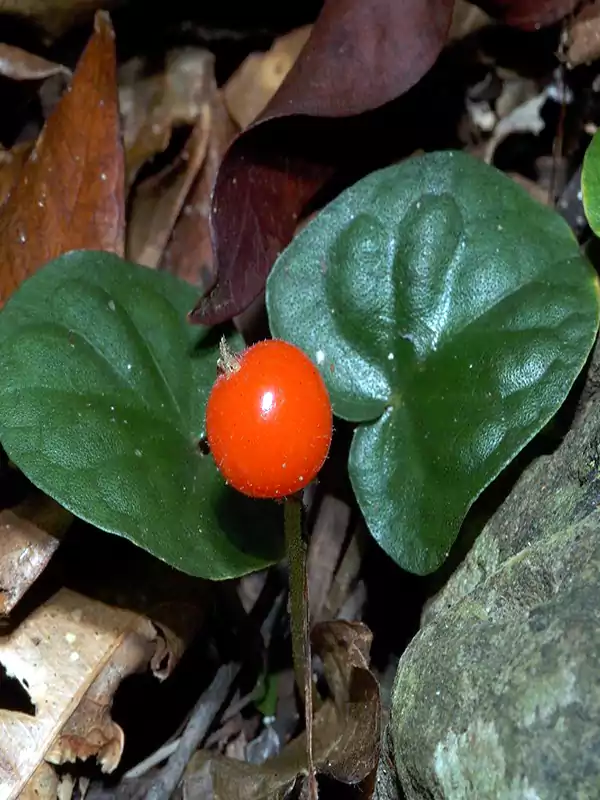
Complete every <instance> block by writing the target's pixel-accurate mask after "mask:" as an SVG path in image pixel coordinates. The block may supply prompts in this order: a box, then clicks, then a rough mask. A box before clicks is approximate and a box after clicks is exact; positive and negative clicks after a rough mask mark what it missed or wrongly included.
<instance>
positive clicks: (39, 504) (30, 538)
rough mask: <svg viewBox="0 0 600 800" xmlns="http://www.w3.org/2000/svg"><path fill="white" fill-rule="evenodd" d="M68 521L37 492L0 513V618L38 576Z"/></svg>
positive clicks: (62, 513)
mask: <svg viewBox="0 0 600 800" xmlns="http://www.w3.org/2000/svg"><path fill="white" fill-rule="evenodd" d="M72 520H73V517H72V515H71V514H70V513H69V512H68V511H66V510H65V509H64V508H62V506H59V505H58V503H55V502H54V500H52V499H51V498H50V497H47V496H46V495H44V494H42V493H41V492H35V493H34V494H32V495H31V496H30V497H28V498H27V500H25V501H24V502H23V503H21V504H20V505H18V506H15V507H14V508H7V509H4V510H3V511H0V615H2V616H6V615H7V614H9V613H10V612H11V611H12V609H13V608H14V607H15V606H16V604H17V603H18V602H19V600H20V599H21V598H22V597H23V595H24V594H25V592H26V591H27V590H28V589H29V587H30V586H31V585H32V584H33V583H34V582H35V581H36V580H37V578H38V577H39V576H40V575H41V573H42V572H43V571H44V569H45V568H46V566H47V565H48V562H49V561H50V559H51V558H52V556H53V555H54V553H55V552H56V549H57V547H58V545H59V544H60V540H61V538H62V535H63V533H65V531H66V530H67V528H68V527H69V525H70V524H71V521H72Z"/></svg>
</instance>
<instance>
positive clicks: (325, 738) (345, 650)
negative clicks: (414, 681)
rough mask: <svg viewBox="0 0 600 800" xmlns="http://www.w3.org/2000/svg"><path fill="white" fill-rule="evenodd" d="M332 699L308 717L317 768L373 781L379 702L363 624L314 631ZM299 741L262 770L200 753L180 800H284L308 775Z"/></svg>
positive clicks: (329, 625)
mask: <svg viewBox="0 0 600 800" xmlns="http://www.w3.org/2000/svg"><path fill="white" fill-rule="evenodd" d="M313 642H314V646H315V650H316V651H317V652H318V653H319V655H320V656H321V658H322V659H323V664H324V668H325V674H326V677H327V681H328V683H329V686H330V690H331V693H332V698H331V699H329V700H326V701H325V702H324V703H323V705H322V706H321V708H320V709H319V710H318V711H317V713H316V714H315V717H314V725H313V730H314V758H315V764H316V766H317V770H318V771H319V772H321V773H324V774H327V775H329V776H330V777H332V778H334V779H336V780H338V781H342V782H344V783H353V784H356V783H362V782H363V781H364V782H370V781H371V780H372V776H373V772H374V770H375V768H376V766H377V762H378V759H379V749H380V737H381V703H380V699H379V687H378V684H377V680H376V679H375V676H374V675H373V674H372V673H371V672H370V671H369V668H368V656H369V648H370V645H371V633H370V631H369V630H368V628H367V627H366V626H365V625H362V624H361V623H349V622H341V621H337V622H325V623H321V624H319V625H317V626H316V627H315V629H314V631H313ZM304 740H305V737H304V735H302V736H300V737H298V738H297V739H295V740H294V741H293V742H291V743H290V744H289V745H287V746H286V747H285V748H284V749H283V750H282V752H281V753H280V754H279V755H278V756H277V757H275V758H273V759H270V760H269V761H266V762H265V763H264V764H261V765H254V764H248V763H245V762H241V761H236V760H234V759H228V758H224V757H221V756H215V755H214V754H212V753H209V752H206V751H204V752H199V753H197V754H196V756H194V758H193V759H192V761H191V762H190V764H189V766H188V769H187V772H186V777H185V779H184V787H183V789H184V797H185V798H188V800H192V798H196V797H206V796H208V797H211V798H212V799H213V800H283V798H284V797H286V796H287V792H288V791H289V789H290V788H291V786H293V785H294V783H295V781H296V779H297V777H298V775H305V774H306V753H305V746H306V745H305V741H304Z"/></svg>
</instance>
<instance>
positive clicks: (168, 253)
mask: <svg viewBox="0 0 600 800" xmlns="http://www.w3.org/2000/svg"><path fill="white" fill-rule="evenodd" d="M208 113H209V115H210V119H209V122H208V128H209V131H210V135H209V140H208V146H207V151H206V157H205V159H204V164H203V166H202V169H201V170H200V172H199V173H198V175H197V176H196V178H195V180H194V183H193V185H192V188H191V189H190V192H189V194H188V196H187V197H186V199H185V203H184V205H183V208H182V210H181V213H180V215H179V218H178V219H177V222H176V223H175V227H174V229H173V232H172V234H171V238H170V240H169V242H168V243H167V246H166V249H165V251H164V253H163V255H162V258H161V261H160V265H159V266H160V269H165V270H167V271H168V272H171V273H173V275H177V276H178V277H180V278H182V279H183V280H186V281H188V283H191V284H193V285H195V286H197V287H198V289H199V290H200V291H203V290H206V289H208V288H209V287H210V286H211V285H212V284H213V283H214V274H215V272H214V258H213V249H212V243H211V235H210V227H209V215H210V198H211V193H212V191H213V186H214V182H215V177H216V174H217V170H218V168H219V164H220V163H221V160H222V158H223V154H224V153H225V151H226V149H227V147H228V146H229V144H230V142H231V140H232V139H233V137H234V135H235V133H236V131H237V128H236V126H235V125H234V123H233V121H232V120H231V117H230V116H229V114H228V112H227V109H226V108H225V105H224V103H223V100H222V97H221V95H220V94H214V95H213V98H212V100H211V102H210V105H209V107H208Z"/></svg>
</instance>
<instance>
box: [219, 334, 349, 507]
mask: <svg viewBox="0 0 600 800" xmlns="http://www.w3.org/2000/svg"><path fill="white" fill-rule="evenodd" d="M218 367H219V375H218V377H217V380H216V381H215V384H214V386H213V388H212V390H211V393H210V395H209V398H208V403H207V406H206V435H207V438H208V444H209V446H210V450H211V453H212V454H213V456H214V459H215V463H216V465H217V467H218V469H219V471H220V472H221V474H222V475H223V476H224V478H225V480H226V481H227V482H228V483H229V484H231V486H233V487H234V488H235V489H237V490H238V491H239V492H242V493H243V494H246V495H249V496H250V497H262V498H277V497H285V496H287V495H290V494H293V493H295V492H297V491H299V490H300V489H303V488H304V487H305V486H307V485H308V484H309V483H310V482H311V481H312V480H313V478H314V477H315V476H316V474H317V473H318V472H319V470H320V469H321V467H322V466H323V463H324V461H325V459H326V458H327V454H328V452H329V446H330V444H331V436H332V423H333V417H332V411H331V403H330V400H329V395H328V393H327V388H326V387H325V383H324V382H323V378H322V377H321V375H320V373H319V371H318V369H317V368H316V366H315V365H314V364H313V362H312V361H311V360H310V359H309V358H308V356H307V355H306V354H305V353H304V352H303V351H302V350H300V349H299V348H298V347H296V346H295V345H292V344H290V343H289V342H284V341H282V340H279V339H270V340H265V341H262V342H258V344H255V345H253V346H252V347H249V348H248V349H247V350H244V351H243V352H242V353H239V354H235V355H234V354H231V353H228V352H227V349H226V348H225V349H223V348H222V349H221V357H220V359H219V364H218Z"/></svg>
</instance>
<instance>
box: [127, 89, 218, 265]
mask: <svg viewBox="0 0 600 800" xmlns="http://www.w3.org/2000/svg"><path fill="white" fill-rule="evenodd" d="M211 116H212V115H211V111H210V104H209V103H207V104H206V105H205V106H204V108H203V109H202V111H201V112H200V118H199V120H198V122H197V123H196V125H195V126H194V129H193V131H192V133H191V134H190V136H189V138H188V140H187V142H186V144H185V147H184V148H183V150H182V151H181V153H180V154H179V156H178V157H177V159H176V160H175V161H174V163H172V164H170V165H169V166H168V167H166V168H165V169H164V170H162V171H161V172H160V173H158V175H153V176H151V177H150V178H147V179H146V180H145V181H144V182H143V183H141V184H140V185H139V186H138V187H137V188H136V189H135V192H134V196H133V201H132V210H131V216H130V220H129V225H128V228H127V257H128V258H129V260H130V261H134V262H135V263H136V264H144V265H145V266H147V267H156V266H158V263H159V261H160V259H161V257H162V254H163V252H164V250H165V247H166V245H167V242H168V240H169V237H170V236H171V233H172V231H173V226H174V225H175V222H176V221H177V217H178V216H179V214H180V212H181V209H182V207H183V204H184V202H185V199H186V197H187V195H188V192H189V190H190V187H191V185H192V183H193V181H194V178H195V177H196V175H197V174H198V171H199V170H200V168H201V167H202V164H203V163H204V160H205V158H206V153H207V151H208V142H209V138H210V123H211Z"/></svg>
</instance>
